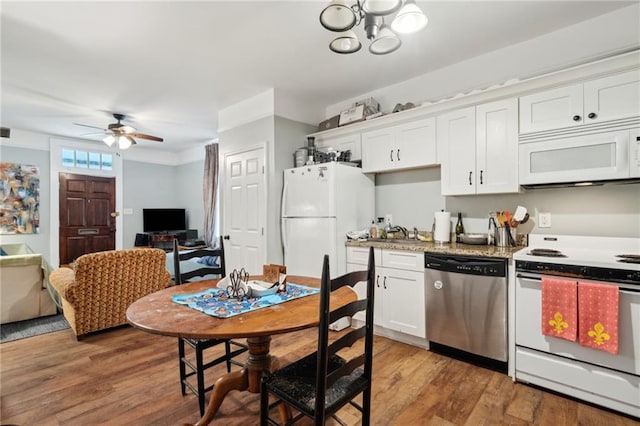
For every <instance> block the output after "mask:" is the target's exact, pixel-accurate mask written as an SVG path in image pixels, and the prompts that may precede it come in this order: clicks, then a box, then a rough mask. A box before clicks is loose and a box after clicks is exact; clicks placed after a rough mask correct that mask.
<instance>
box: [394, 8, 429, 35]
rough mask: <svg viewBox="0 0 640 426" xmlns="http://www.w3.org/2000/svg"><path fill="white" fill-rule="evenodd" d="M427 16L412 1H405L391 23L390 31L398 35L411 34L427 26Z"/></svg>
mask: <svg viewBox="0 0 640 426" xmlns="http://www.w3.org/2000/svg"><path fill="white" fill-rule="evenodd" d="M427 22H428V19H427V16H426V15H425V14H424V13H423V12H422V10H420V8H419V7H418V5H416V2H415V1H414V0H407V2H406V3H405V5H404V6H403V7H402V9H400V12H398V14H397V15H396V17H395V19H394V20H393V22H392V23H391V29H393V31H395V32H397V33H400V34H411V33H415V32H418V31H420V30H421V29H423V28H424V27H426V26H427Z"/></svg>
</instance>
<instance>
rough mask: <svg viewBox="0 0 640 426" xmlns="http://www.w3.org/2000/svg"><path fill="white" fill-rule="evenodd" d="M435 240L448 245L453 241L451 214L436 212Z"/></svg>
mask: <svg viewBox="0 0 640 426" xmlns="http://www.w3.org/2000/svg"><path fill="white" fill-rule="evenodd" d="M435 221H436V224H435V228H434V231H433V240H434V241H436V242H439V243H448V242H449V240H450V239H451V213H450V212H444V211H443V212H436V213H435Z"/></svg>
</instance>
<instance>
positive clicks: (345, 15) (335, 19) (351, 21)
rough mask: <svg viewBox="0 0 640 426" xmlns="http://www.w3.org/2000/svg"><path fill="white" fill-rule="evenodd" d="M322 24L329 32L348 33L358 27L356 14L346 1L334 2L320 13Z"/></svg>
mask: <svg viewBox="0 0 640 426" xmlns="http://www.w3.org/2000/svg"><path fill="white" fill-rule="evenodd" d="M320 24H322V26H323V27H325V28H326V29H328V30H329V31H337V32H342V31H347V30H350V29H351V28H353V27H354V26H355V25H356V13H355V12H354V11H353V9H351V8H350V7H349V6H347V2H346V0H333V1H332V2H331V4H330V5H329V6H327V7H325V8H324V9H323V10H322V12H320Z"/></svg>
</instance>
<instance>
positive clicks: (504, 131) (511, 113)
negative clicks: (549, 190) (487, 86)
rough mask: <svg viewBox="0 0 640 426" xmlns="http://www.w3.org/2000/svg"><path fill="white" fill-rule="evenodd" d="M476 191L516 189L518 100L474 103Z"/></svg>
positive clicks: (508, 190)
mask: <svg viewBox="0 0 640 426" xmlns="http://www.w3.org/2000/svg"><path fill="white" fill-rule="evenodd" d="M476 174H477V176H476V193H477V194H496V193H505V192H518V191H519V190H520V185H519V184H518V101H517V99H515V98H513V99H505V100H501V101H496V102H490V103H486V104H482V105H478V106H477V107H476Z"/></svg>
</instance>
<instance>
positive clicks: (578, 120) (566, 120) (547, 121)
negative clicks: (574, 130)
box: [520, 84, 584, 133]
mask: <svg viewBox="0 0 640 426" xmlns="http://www.w3.org/2000/svg"><path fill="white" fill-rule="evenodd" d="M583 123H584V117H583V113H582V84H574V85H572V86H566V87H560V88H558V89H553V90H547V91H544V92H540V93H534V94H532V95H528V96H522V97H521V98H520V133H531V132H539V131H541V130H550V129H559V128H562V127H573V126H579V125H581V124H583Z"/></svg>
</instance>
